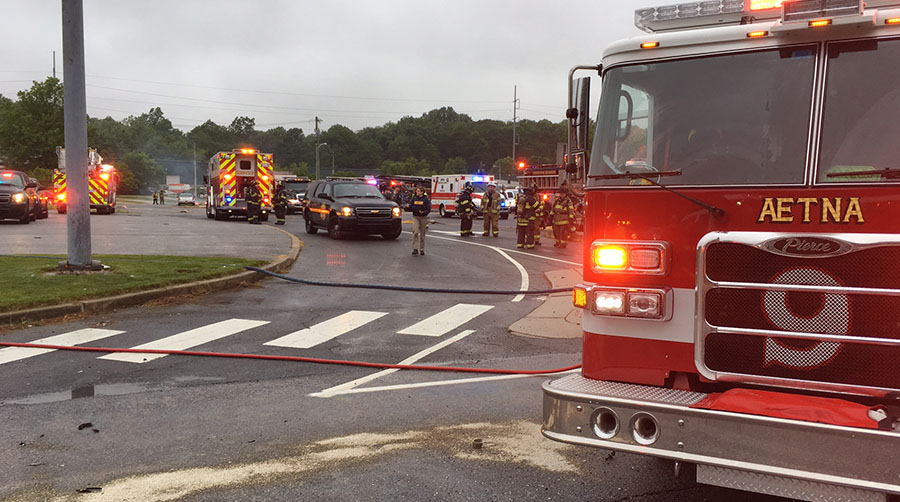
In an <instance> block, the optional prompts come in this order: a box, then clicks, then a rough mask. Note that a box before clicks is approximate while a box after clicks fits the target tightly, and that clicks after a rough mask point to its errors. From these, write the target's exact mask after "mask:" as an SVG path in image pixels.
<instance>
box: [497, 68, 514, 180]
mask: <svg viewBox="0 0 900 502" xmlns="http://www.w3.org/2000/svg"><path fill="white" fill-rule="evenodd" d="M517 87H518V86H515V85H514V86H513V145H512V161H513V172H515V169H516V145H517V144H518V143H519V137H518V136H517V135H516V118H517V117H516V111H517V110H518V109H519V100H518V98H517V97H516V95H517V94H516V93H517V91H518V88H517ZM499 171H500V172H499V176H498V177H499V178H500V179H501V180H502V179H503V166H500V168H499ZM510 176H512V174H510Z"/></svg>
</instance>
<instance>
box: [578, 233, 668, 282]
mask: <svg viewBox="0 0 900 502" xmlns="http://www.w3.org/2000/svg"><path fill="white" fill-rule="evenodd" d="M591 269H593V271H594V272H600V273H610V272H624V273H628V274H648V275H665V274H666V273H668V271H669V243H668V242H664V241H603V240H597V241H594V243H593V244H591Z"/></svg>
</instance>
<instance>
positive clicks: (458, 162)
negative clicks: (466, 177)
mask: <svg viewBox="0 0 900 502" xmlns="http://www.w3.org/2000/svg"><path fill="white" fill-rule="evenodd" d="M468 172H469V170H468V167H467V166H466V159H464V158H462V157H453V158H451V159H447V162H445V163H444V169H442V170H441V173H442V174H464V173H468Z"/></svg>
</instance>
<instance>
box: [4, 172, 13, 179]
mask: <svg viewBox="0 0 900 502" xmlns="http://www.w3.org/2000/svg"><path fill="white" fill-rule="evenodd" d="M3 177H4V178H12V177H13V173H3Z"/></svg>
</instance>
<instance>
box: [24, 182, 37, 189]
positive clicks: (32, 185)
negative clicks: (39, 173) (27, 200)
mask: <svg viewBox="0 0 900 502" xmlns="http://www.w3.org/2000/svg"><path fill="white" fill-rule="evenodd" d="M25 188H37V183H27V184H26V185H25Z"/></svg>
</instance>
